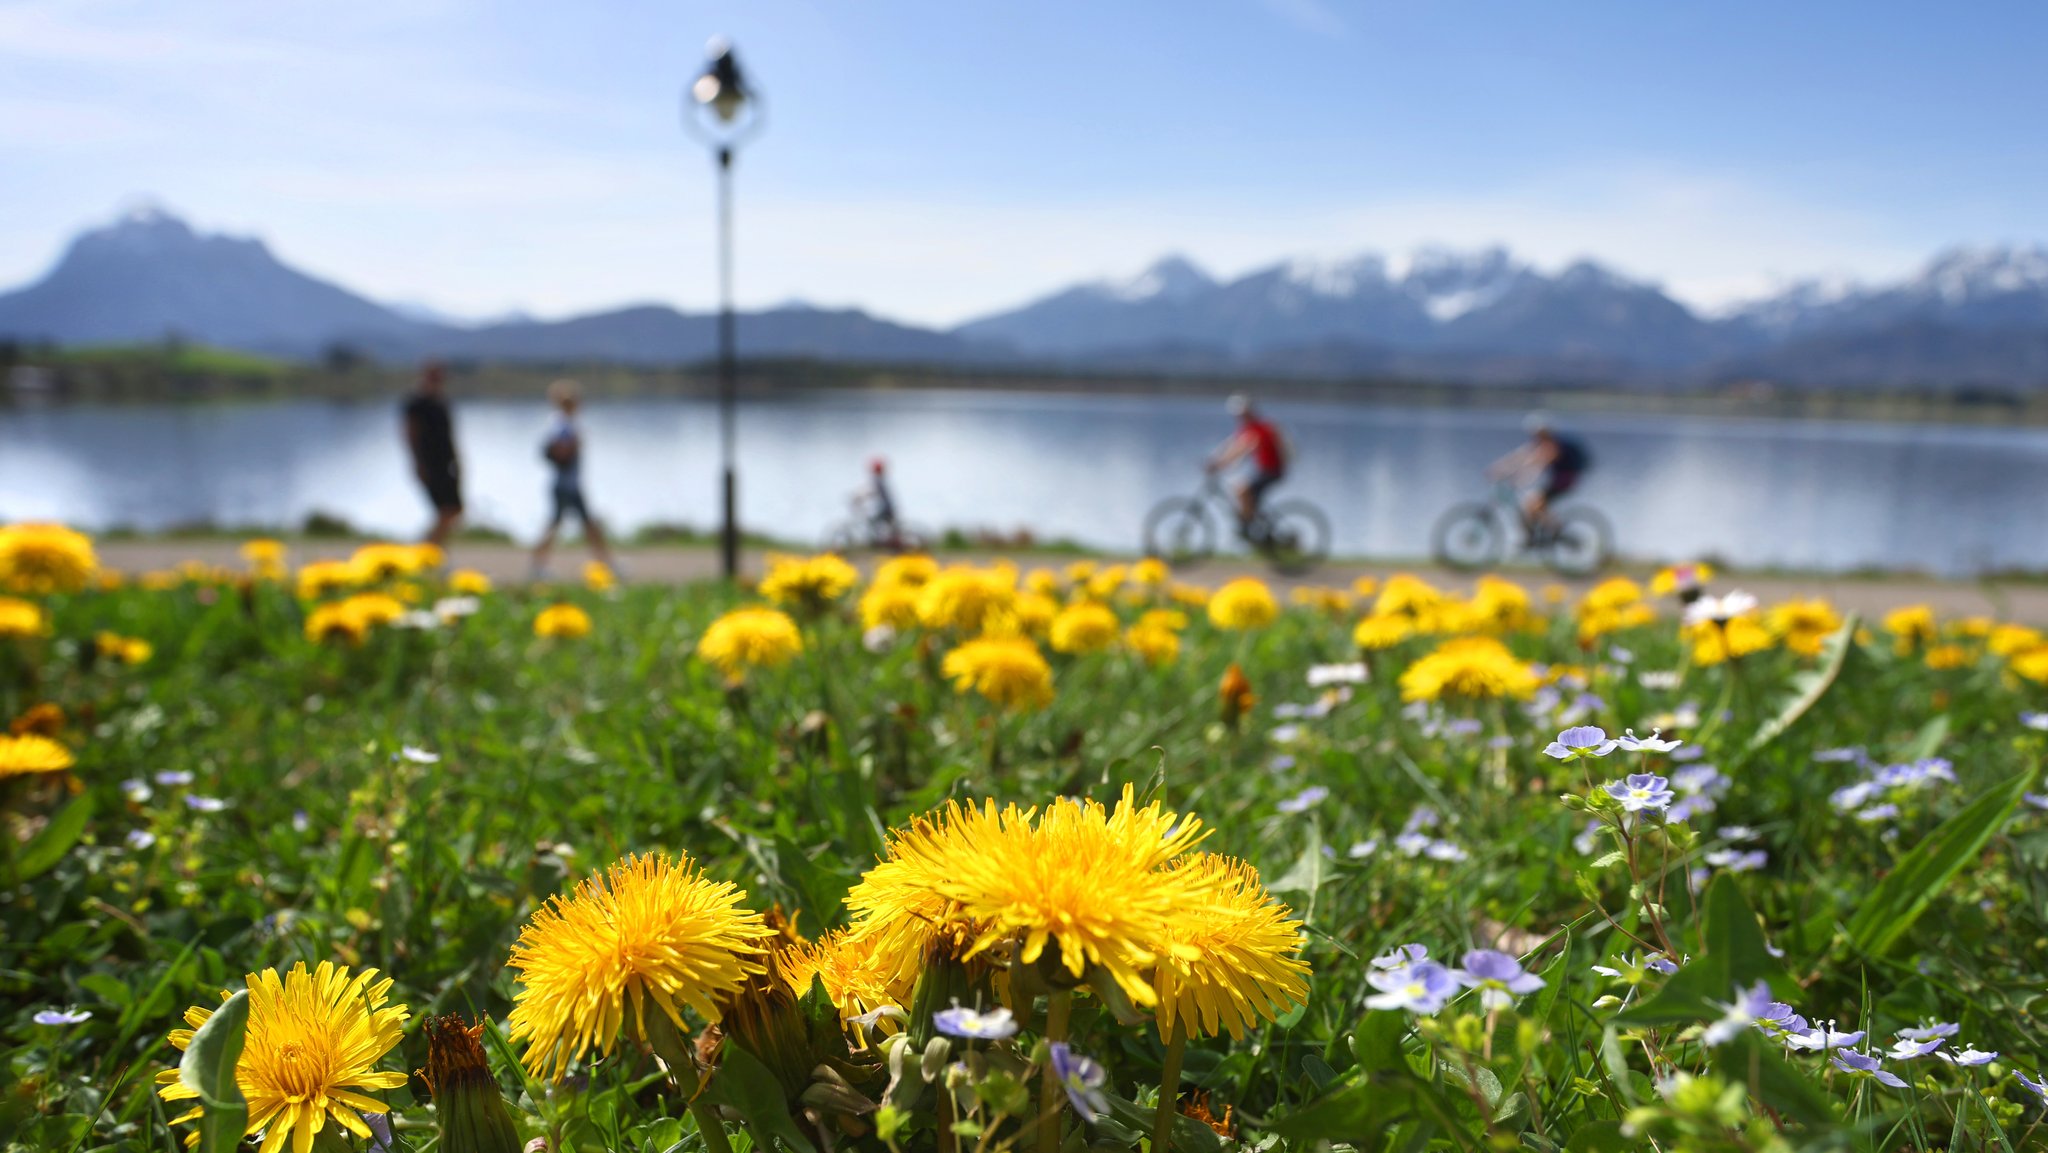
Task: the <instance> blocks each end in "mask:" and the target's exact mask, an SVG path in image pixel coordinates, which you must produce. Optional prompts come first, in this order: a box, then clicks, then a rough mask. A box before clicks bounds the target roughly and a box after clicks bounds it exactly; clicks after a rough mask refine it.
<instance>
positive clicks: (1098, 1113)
mask: <svg viewBox="0 0 2048 1153" xmlns="http://www.w3.org/2000/svg"><path fill="white" fill-rule="evenodd" d="M1051 1050H1052V1075H1053V1078H1054V1079H1055V1080H1057V1081H1058V1082H1059V1083H1060V1087H1061V1088H1063V1089H1065V1090H1066V1091H1067V1100H1068V1101H1070V1102H1072V1103H1073V1106H1074V1112H1076V1113H1079V1114H1080V1115H1081V1119H1082V1120H1084V1121H1088V1122H1090V1123H1093V1122H1094V1121H1095V1120H1096V1119H1097V1118H1099V1117H1102V1116H1103V1115H1104V1114H1106V1113H1108V1112H1109V1098H1108V1097H1106V1096H1104V1095H1103V1092H1102V1087H1103V1086H1104V1085H1106V1084H1108V1083H1109V1074H1108V1072H1106V1071H1105V1070H1104V1069H1103V1068H1102V1066H1100V1065H1098V1064H1096V1063H1095V1062H1093V1061H1091V1060H1089V1059H1088V1058H1086V1057H1083V1056H1082V1055H1080V1054H1079V1053H1076V1052H1074V1051H1073V1050H1072V1049H1070V1048H1068V1047H1067V1043H1066V1042H1065V1041H1054V1042H1053V1043H1052V1046H1051Z"/></svg>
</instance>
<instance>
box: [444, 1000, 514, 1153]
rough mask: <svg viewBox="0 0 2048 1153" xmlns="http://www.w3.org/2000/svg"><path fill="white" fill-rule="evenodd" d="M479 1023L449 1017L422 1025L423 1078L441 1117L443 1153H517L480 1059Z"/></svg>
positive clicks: (500, 1103)
mask: <svg viewBox="0 0 2048 1153" xmlns="http://www.w3.org/2000/svg"><path fill="white" fill-rule="evenodd" d="M483 1031H484V1027H483V1023H482V1022H478V1023H477V1024H475V1025H473V1026H471V1025H464V1024H463V1023H462V1018H460V1017H457V1016H454V1015H452V1014H451V1015H449V1016H446V1017H435V1018H433V1019H432V1020H430V1021H428V1022H427V1067H426V1069H425V1071H424V1074H423V1075H424V1076H425V1078H426V1081H427V1086H428V1087H429V1088H430V1089H432V1090H433V1093H434V1110H435V1112H437V1113H438V1114H440V1118H441V1145H440V1147H441V1148H442V1149H443V1150H446V1153H519V1148H520V1146H519V1133H518V1130H516V1129H515V1128H513V1125H512V1114H511V1112H510V1111H508V1110H507V1109H506V1108H505V1098H504V1097H503V1096H502V1095H500V1094H499V1092H498V1081H497V1078H495V1077H493V1076H491V1067H490V1063H489V1062H488V1061H487V1060H486V1059H485V1057H484V1047H483V1045H482V1044H481V1043H479V1041H478V1038H480V1037H482V1036H483Z"/></svg>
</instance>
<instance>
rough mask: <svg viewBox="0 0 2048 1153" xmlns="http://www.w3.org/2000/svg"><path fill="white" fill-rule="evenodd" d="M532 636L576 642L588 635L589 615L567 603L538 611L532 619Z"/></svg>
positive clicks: (576, 606) (579, 607)
mask: <svg viewBox="0 0 2048 1153" xmlns="http://www.w3.org/2000/svg"><path fill="white" fill-rule="evenodd" d="M533 635H534V636H537V637H548V638H550V639H561V640H576V639H577V638H579V637H587V636H589V635H590V614H589V613H587V612H584V611H583V609H582V607H581V606H579V605H572V604H569V603H567V602H564V603H562V604H553V605H549V606H548V607H546V608H544V609H542V610H540V612H539V614H538V615H536V616H535V617H534V618H533Z"/></svg>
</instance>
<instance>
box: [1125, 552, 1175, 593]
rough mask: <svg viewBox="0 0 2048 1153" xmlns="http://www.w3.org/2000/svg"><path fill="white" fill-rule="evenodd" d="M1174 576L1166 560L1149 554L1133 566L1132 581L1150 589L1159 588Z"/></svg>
mask: <svg viewBox="0 0 2048 1153" xmlns="http://www.w3.org/2000/svg"><path fill="white" fill-rule="evenodd" d="M1172 576H1173V572H1172V570H1171V569H1169V568H1167V566H1166V562H1165V561H1163V560H1160V559H1159V558H1158V557H1156V556H1148V557H1146V558H1145V559H1143V560H1141V561H1138V562H1137V563H1135V564H1133V565H1132V566H1131V583H1132V584H1134V585H1140V586H1142V587H1144V588H1148V589H1156V588H1159V587H1160V586H1162V585H1164V584H1165V583H1166V582H1167V581H1168V580H1169V579H1170V578H1171V577H1172Z"/></svg>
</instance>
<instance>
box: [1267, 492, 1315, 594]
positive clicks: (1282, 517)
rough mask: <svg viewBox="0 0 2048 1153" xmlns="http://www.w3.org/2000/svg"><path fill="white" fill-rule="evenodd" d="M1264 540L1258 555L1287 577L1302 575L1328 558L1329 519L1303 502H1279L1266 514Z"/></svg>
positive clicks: (1312, 506)
mask: <svg viewBox="0 0 2048 1153" xmlns="http://www.w3.org/2000/svg"><path fill="white" fill-rule="evenodd" d="M1265 521H1266V538H1265V541H1264V542H1263V543H1262V544H1261V546H1260V551H1262V552H1264V553H1265V554H1266V559H1267V560H1268V561H1271V562H1272V564H1273V567H1274V568H1276V569H1278V570H1280V571H1281V572H1283V573H1287V574H1289V575H1293V574H1298V573H1305V572H1307V571H1308V570H1310V569H1312V568H1314V567H1316V566H1317V565H1319V564H1321V563H1322V562H1324V561H1326V560H1328V559H1329V558H1330V518H1329V517H1326V516H1324V515H1323V510H1322V509H1319V508H1317V507H1316V506H1314V505H1312V504H1310V503H1309V502H1307V501H1305V500H1283V501H1278V502H1276V503H1275V504H1274V505H1273V507H1272V508H1270V509H1268V510H1266V515H1265Z"/></svg>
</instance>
